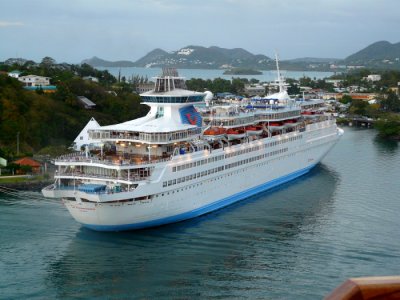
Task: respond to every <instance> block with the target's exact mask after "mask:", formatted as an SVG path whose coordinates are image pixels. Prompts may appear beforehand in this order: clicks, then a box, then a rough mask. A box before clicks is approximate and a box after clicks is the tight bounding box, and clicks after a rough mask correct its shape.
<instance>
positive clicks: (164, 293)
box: [46, 165, 340, 299]
mask: <svg viewBox="0 0 400 300" xmlns="http://www.w3.org/2000/svg"><path fill="white" fill-rule="evenodd" d="M339 180H340V177H339V175H338V174H337V173H335V172H334V171H333V170H331V169H330V168H329V167H327V166H325V165H319V166H317V167H316V168H315V169H314V170H312V171H311V172H310V173H309V174H308V175H306V176H304V177H302V178H299V179H297V180H295V181H294V182H292V183H289V184H286V185H283V186H282V187H280V188H277V189H275V190H272V191H269V192H266V193H262V194H260V195H258V196H256V197H252V198H249V199H247V200H245V201H243V202H241V203H238V204H235V205H233V206H230V207H228V208H225V209H223V210H220V211H217V212H214V213H211V214H208V215H206V216H203V217H200V218H197V219H193V220H190V221H185V222H181V223H177V224H171V225H168V226H164V227H159V228H154V229H148V230H142V231H136V232H123V233H111V234H105V233H98V232H93V231H90V230H87V229H84V228H81V229H80V230H79V232H78V233H77V234H76V237H75V238H74V239H73V240H72V241H71V243H70V244H69V246H68V247H67V249H66V252H65V253H64V254H63V255H62V256H61V257H59V258H58V259H57V260H55V261H53V262H51V264H50V265H49V268H48V276H47V280H46V281H47V284H46V285H47V286H51V287H52V289H55V290H56V291H57V296H58V297H61V298H63V297H82V298H88V297H101V296H104V295H107V297H111V298H112V297H115V298H129V297H132V296H135V297H138V298H149V299H152V298H158V297H173V298H176V297H178V298H179V297H183V298H188V297H190V298H193V297H199V298H200V297H217V296H223V297H227V298H242V297H243V295H247V296H248V297H250V298H257V297H264V296H265V295H266V292H267V291H268V290H269V292H268V293H267V294H268V295H274V294H275V295H280V294H281V293H282V292H283V290H284V289H287V285H296V284H299V285H301V282H300V281H298V279H296V276H293V278H285V276H286V274H287V273H288V272H289V273H290V272H292V273H293V274H295V273H296V272H299V271H300V270H304V267H305V265H306V264H307V261H304V260H303V259H301V258H299V257H298V252H304V251H306V252H310V255H311V253H312V252H313V251H316V252H318V247H319V246H318V244H319V243H318V241H317V240H314V239H315V232H318V231H320V230H321V227H323V225H324V224H325V223H326V222H328V221H329V219H330V214H331V211H332V202H333V201H334V193H335V190H336V187H337V184H338V181H339ZM304 240H308V241H312V243H311V244H314V246H315V247H316V248H310V249H304V248H302V246H301V244H302V243H303V241H304ZM308 247H311V245H309V246H308ZM319 255H321V253H320V254H319ZM269 293H272V294H269Z"/></svg>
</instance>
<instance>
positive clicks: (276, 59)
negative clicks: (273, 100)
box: [275, 52, 285, 93]
mask: <svg viewBox="0 0 400 300" xmlns="http://www.w3.org/2000/svg"><path fill="white" fill-rule="evenodd" d="M275 61H276V71H277V73H278V84H279V92H280V93H281V92H283V91H284V90H285V88H284V82H283V78H282V76H281V71H280V70H279V57H278V53H277V52H275Z"/></svg>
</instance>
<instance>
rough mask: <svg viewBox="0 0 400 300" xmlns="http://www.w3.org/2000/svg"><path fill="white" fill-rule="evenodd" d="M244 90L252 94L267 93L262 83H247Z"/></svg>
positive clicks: (260, 94)
mask: <svg viewBox="0 0 400 300" xmlns="http://www.w3.org/2000/svg"><path fill="white" fill-rule="evenodd" d="M244 92H245V94H247V95H250V96H256V95H257V96H262V95H265V87H264V86H262V85H251V84H245V85H244Z"/></svg>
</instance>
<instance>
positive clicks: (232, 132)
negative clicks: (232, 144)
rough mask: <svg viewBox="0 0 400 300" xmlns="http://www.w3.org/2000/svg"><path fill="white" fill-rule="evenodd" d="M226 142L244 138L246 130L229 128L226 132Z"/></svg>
mask: <svg viewBox="0 0 400 300" xmlns="http://www.w3.org/2000/svg"><path fill="white" fill-rule="evenodd" d="M226 135H227V136H228V140H235V139H241V138H244V137H245V136H246V130H245V129H244V128H229V129H228V130H227V131H226Z"/></svg>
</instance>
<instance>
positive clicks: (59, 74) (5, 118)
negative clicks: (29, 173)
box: [0, 65, 147, 153]
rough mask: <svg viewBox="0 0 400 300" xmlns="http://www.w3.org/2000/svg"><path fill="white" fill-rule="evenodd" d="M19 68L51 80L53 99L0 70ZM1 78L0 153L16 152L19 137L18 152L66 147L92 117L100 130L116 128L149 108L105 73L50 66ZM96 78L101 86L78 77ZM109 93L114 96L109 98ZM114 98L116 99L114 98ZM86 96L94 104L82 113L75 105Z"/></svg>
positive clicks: (86, 67)
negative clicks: (92, 107)
mask: <svg viewBox="0 0 400 300" xmlns="http://www.w3.org/2000/svg"><path fill="white" fill-rule="evenodd" d="M16 67H18V69H19V70H21V71H24V73H26V74H36V75H43V76H50V77H51V78H52V84H54V85H56V86H57V91H56V92H55V93H53V94H44V93H43V92H42V91H40V90H39V91H27V90H25V89H24V88H23V86H22V84H21V83H20V82H19V81H18V80H17V79H15V78H11V77H9V76H8V75H7V73H5V72H4V71H11V70H13V69H15V68H16ZM1 70H2V71H3V73H2V74H0V149H3V150H4V151H6V152H8V153H15V150H16V144H17V135H19V141H20V151H21V152H26V153H28V152H36V151H38V150H40V149H42V148H44V147H46V146H49V145H53V146H54V145H63V146H69V145H71V143H72V141H73V140H74V139H75V138H76V136H77V135H78V134H79V133H80V131H81V130H82V128H83V127H84V126H85V125H86V123H87V122H88V121H89V120H90V118H91V117H94V118H95V119H96V120H97V121H98V122H99V123H100V124H101V125H108V124H113V123H118V122H122V121H126V120H130V119H134V118H137V117H140V116H142V115H144V114H145V113H146V112H147V108H146V106H144V105H140V97H139V96H138V95H136V94H133V93H132V87H131V86H129V85H128V84H125V83H117V82H116V79H115V78H114V77H113V76H112V75H110V74H109V73H108V72H107V71H97V70H95V69H93V68H92V67H90V66H88V65H83V66H74V65H71V66H69V69H67V70H65V69H64V67H63V68H62V69H61V68H60V67H59V65H52V66H48V67H46V66H43V65H39V66H30V67H29V68H28V67H27V66H6V65H2V66H1ZM88 75H91V76H96V77H98V78H100V82H99V83H94V82H90V81H85V80H83V79H82V78H81V76H88ZM110 91H113V93H110ZM114 92H115V93H116V94H117V96H115V93H114ZM78 95H79V96H85V97H87V98H89V99H90V100H91V101H93V102H94V103H95V104H96V108H95V109H94V110H86V109H85V108H84V107H83V106H82V105H81V104H80V103H79V101H78V100H77V96H78Z"/></svg>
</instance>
